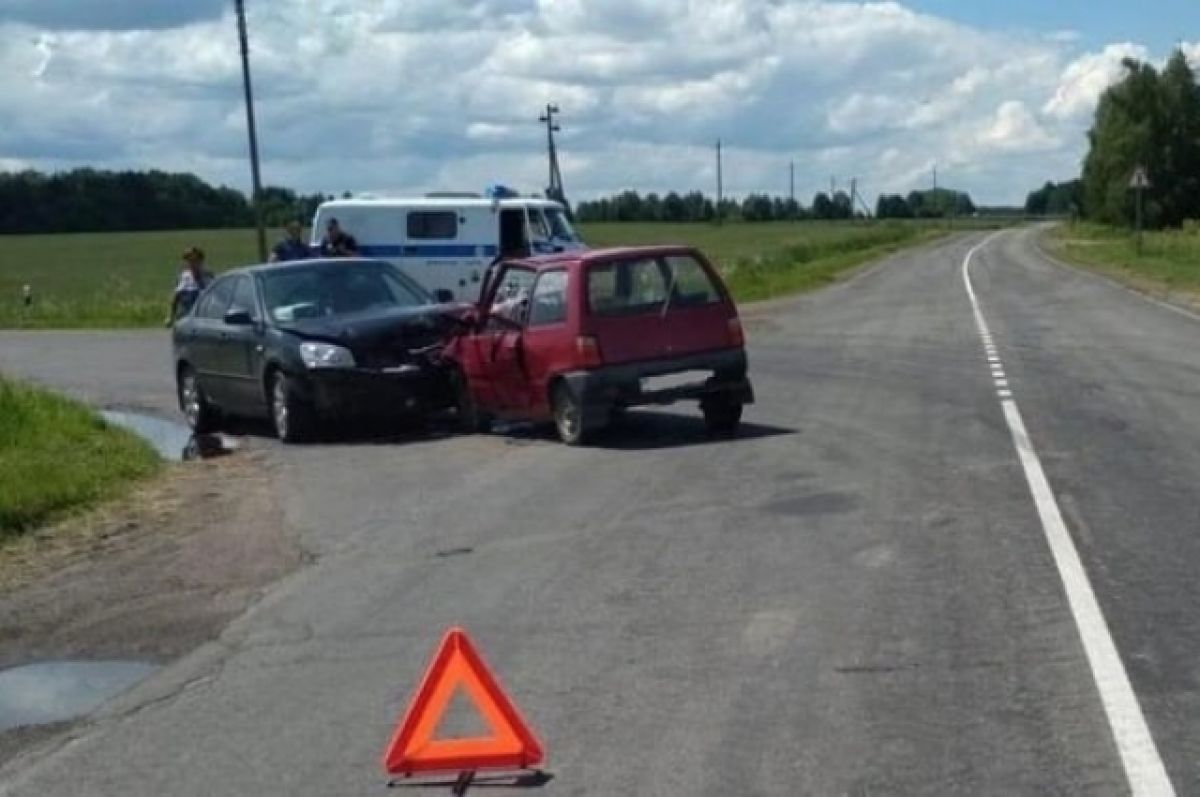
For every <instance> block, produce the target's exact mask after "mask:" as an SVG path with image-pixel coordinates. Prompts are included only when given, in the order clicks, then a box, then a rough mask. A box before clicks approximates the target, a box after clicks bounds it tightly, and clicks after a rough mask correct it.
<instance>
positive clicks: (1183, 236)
mask: <svg viewBox="0 0 1200 797" xmlns="http://www.w3.org/2000/svg"><path fill="white" fill-rule="evenodd" d="M1047 243H1048V244H1049V246H1050V249H1051V251H1052V252H1053V253H1054V254H1056V255H1058V256H1059V257H1061V258H1062V259H1064V260H1066V261H1067V262H1069V263H1073V264H1075V265H1077V266H1084V267H1088V268H1092V269H1094V270H1096V271H1100V272H1102V273H1105V274H1108V275H1109V276H1111V277H1116V278H1117V279H1120V280H1121V281H1123V282H1126V283H1128V284H1130V285H1132V286H1133V287H1137V288H1142V289H1144V290H1152V291H1160V292H1163V293H1172V292H1182V293H1186V294H1192V295H1195V294H1200V227H1197V226H1195V225H1190V226H1189V227H1188V228H1186V229H1183V230H1166V231H1163V232H1148V233H1146V236H1145V242H1144V245H1143V247H1142V252H1141V254H1138V251H1137V241H1136V239H1135V238H1134V235H1133V233H1131V232H1130V231H1128V230H1123V229H1117V228H1113V227H1105V226H1101V225H1098V224H1076V225H1073V226H1071V225H1062V226H1059V227H1056V228H1054V230H1053V231H1052V232H1051V233H1050V235H1049V236H1048V238H1047Z"/></svg>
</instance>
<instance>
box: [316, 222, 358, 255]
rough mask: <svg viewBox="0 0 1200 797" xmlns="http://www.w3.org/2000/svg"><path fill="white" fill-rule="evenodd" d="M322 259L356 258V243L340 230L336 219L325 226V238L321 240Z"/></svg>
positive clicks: (350, 236) (351, 237) (351, 236)
mask: <svg viewBox="0 0 1200 797" xmlns="http://www.w3.org/2000/svg"><path fill="white" fill-rule="evenodd" d="M321 256H322V257H358V241H356V240H354V236H353V235H350V234H349V233H348V232H346V231H345V230H343V229H342V226H341V225H340V224H338V220H337V219H330V220H329V224H327V225H325V237H324V238H322V239H321Z"/></svg>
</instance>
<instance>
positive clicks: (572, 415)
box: [551, 382, 586, 446]
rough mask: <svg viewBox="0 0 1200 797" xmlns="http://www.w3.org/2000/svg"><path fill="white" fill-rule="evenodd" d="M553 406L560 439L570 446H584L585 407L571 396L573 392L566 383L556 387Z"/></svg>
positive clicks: (555, 425) (552, 401) (555, 424)
mask: <svg viewBox="0 0 1200 797" xmlns="http://www.w3.org/2000/svg"><path fill="white" fill-rule="evenodd" d="M551 405H552V409H553V411H554V428H555V429H556V430H557V431H558V439H559V440H562V441H563V442H564V443H566V444H567V445H569V446H581V445H583V444H584V442H585V439H586V435H585V433H584V427H583V406H582V405H581V404H580V402H579V400H578V399H576V398H575V396H574V395H572V394H571V390H570V388H568V387H567V385H566V383H565V382H559V383H558V384H557V385H555V387H554V393H553V395H552V397H551Z"/></svg>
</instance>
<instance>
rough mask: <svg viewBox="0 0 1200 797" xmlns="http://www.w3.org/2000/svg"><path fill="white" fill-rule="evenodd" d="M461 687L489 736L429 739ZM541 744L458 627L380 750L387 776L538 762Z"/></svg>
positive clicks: (524, 765)
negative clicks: (386, 745)
mask: <svg viewBox="0 0 1200 797" xmlns="http://www.w3.org/2000/svg"><path fill="white" fill-rule="evenodd" d="M460 688H461V689H462V690H463V691H464V692H465V693H466V695H467V697H469V698H470V700H471V702H472V703H473V704H474V705H475V708H476V710H477V711H478V712H479V715H480V716H481V717H482V718H483V720H484V722H485V723H486V724H487V726H488V729H489V731H490V735H488V736H482V737H478V738H475V739H444V740H438V739H434V738H433V735H434V733H436V732H437V728H438V725H439V724H440V723H441V721H442V716H443V715H444V714H445V713H446V709H447V708H448V707H449V705H450V701H451V700H452V698H453V697H454V693H455V692H456V691H457V690H458V689H460ZM543 758H544V753H543V752H542V746H541V744H540V743H539V742H538V740H537V739H536V738H535V737H534V735H533V732H532V731H531V730H530V729H529V726H528V725H526V724H525V720H524V719H522V718H521V714H520V712H518V711H517V707H516V706H514V705H513V702H512V701H511V700H509V698H508V695H506V694H505V693H504V690H503V689H501V688H500V684H499V683H498V682H497V681H496V678H495V677H494V676H493V675H492V673H491V671H490V670H488V667H487V665H486V664H485V663H484V661H483V658H482V657H481V656H480V655H479V653H478V652H477V651H476V650H475V646H474V645H472V644H471V640H470V639H468V638H467V634H466V632H465V631H463V630H462V629H461V628H452V629H450V631H448V632H447V633H446V637H445V638H444V639H443V640H442V644H441V646H440V647H439V648H438V650H437V653H436V654H434V657H433V661H432V662H431V663H430V665H429V669H428V670H426V671H425V677H424V678H422V679H421V685H420V686H419V687H417V692H416V694H415V695H413V699H412V702H411V703H410V704H409V706H408V711H406V712H405V714H404V719H402V720H401V721H400V725H399V726H398V727H397V728H396V733H395V735H394V736H392V741H391V742H390V743H389V744H388V747H387V750H386V751H385V752H384V755H383V767H384V769H386V770H387V772H388V774H390V775H412V774H414V773H417V772H473V771H477V770H486V769H527V768H529V767H532V766H536V765H538V764H541V763H542V760H543Z"/></svg>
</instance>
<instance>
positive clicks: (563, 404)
mask: <svg viewBox="0 0 1200 797" xmlns="http://www.w3.org/2000/svg"><path fill="white" fill-rule="evenodd" d="M579 426H580V417H579V408H578V407H576V406H575V402H573V401H571V399H570V398H568V397H567V396H565V395H562V394H559V397H558V429H559V431H560V432H561V433H562V436H563V437H567V438H574V437H575V436H576V435H577V434H578V433H579Z"/></svg>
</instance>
